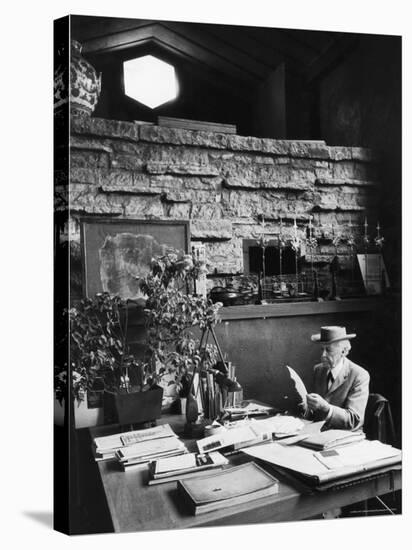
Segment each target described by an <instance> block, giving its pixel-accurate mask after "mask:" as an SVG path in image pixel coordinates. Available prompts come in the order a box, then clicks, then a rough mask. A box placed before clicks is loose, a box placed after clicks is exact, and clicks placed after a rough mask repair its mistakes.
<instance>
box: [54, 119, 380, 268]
mask: <svg viewBox="0 0 412 550" xmlns="http://www.w3.org/2000/svg"><path fill="white" fill-rule="evenodd" d="M70 155H71V156H70V166H71V173H70V214H71V216H70V224H69V228H66V234H70V238H71V241H72V243H71V246H72V248H73V251H74V252H73V253H74V254H75V255H76V252H75V251H76V249H79V241H80V233H79V223H78V219H79V217H80V216H82V215H96V216H99V215H104V216H107V215H110V216H116V217H127V218H135V219H152V220H156V219H159V220H168V219H170V220H190V234H191V239H192V242H196V241H201V242H203V243H204V244H205V248H206V255H207V260H208V264H209V266H210V270H211V271H213V270H215V269H216V270H217V272H218V273H233V274H234V273H242V272H243V270H244V266H243V252H242V241H243V239H247V238H249V239H250V238H254V237H255V236H256V235H257V234H258V233H259V231H260V225H259V216H262V215H263V216H264V217H265V222H266V233H267V235H268V236H269V237H271V236H272V237H273V238H276V235H277V234H278V233H279V224H280V219H281V218H282V222H283V231H284V235H285V236H286V239H287V238H288V236H290V237H291V236H292V229H293V220H294V217H295V216H296V219H297V223H298V231H299V233H300V235H301V236H303V235H304V232H305V228H306V225H307V223H308V220H309V217H310V216H313V223H314V226H315V235H316V236H317V237H318V238H319V247H318V250H317V254H316V257H315V263H316V262H317V261H319V262H323V263H325V262H328V261H330V259H331V258H332V257H333V255H334V254H335V248H334V246H332V244H331V237H332V231H333V230H334V231H335V232H339V231H341V232H342V233H343V234H345V233H347V223H348V222H349V219H350V220H351V222H352V223H353V224H358V227H357V228H355V229H356V230H357V231H358V234H359V235H360V234H361V230H363V225H362V224H363V221H364V217H365V215H367V216H368V218H369V219H370V220H376V208H377V200H378V192H379V185H378V177H379V173H378V170H379V164H378V162H377V160H378V159H377V158H376V157H374V155H373V153H372V152H371V150H369V149H364V148H359V147H337V146H334V147H328V146H327V145H326V143H325V142H324V141H287V140H273V139H262V138H255V137H244V136H237V135H231V134H219V133H208V132H202V131H189V130H182V129H173V128H166V127H160V126H153V125H150V124H147V125H138V124H133V123H128V122H120V121H114V120H107V119H99V118H88V117H82V116H79V117H72V120H71V132H70ZM64 186H65V175H64V174H60V173H59V170H58V165H57V170H56V186H55V189H56V207H57V209H58V210H59V209H65V208H67V204H66V200H65V196H66V194H65V187H64ZM339 254H340V255H341V257H342V260H343V262H344V261H345V258H347V254H348V249H347V247H346V248H345V246H342V247H340V248H339Z"/></svg>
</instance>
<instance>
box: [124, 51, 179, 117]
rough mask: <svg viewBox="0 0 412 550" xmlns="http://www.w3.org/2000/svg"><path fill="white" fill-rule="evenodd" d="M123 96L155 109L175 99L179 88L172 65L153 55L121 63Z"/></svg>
mask: <svg viewBox="0 0 412 550" xmlns="http://www.w3.org/2000/svg"><path fill="white" fill-rule="evenodd" d="M123 75H124V91H125V94H126V95H127V96H129V97H131V98H132V99H135V100H136V101H139V102H140V103H143V105H146V106H147V107H150V108H151V109H155V108H156V107H159V105H163V103H166V102H167V101H171V100H172V99H176V97H177V95H178V93H179V87H178V83H177V78H176V72H175V68H174V67H173V65H170V64H169V63H165V61H162V60H160V59H158V58H157V57H154V56H153V55H145V56H143V57H138V58H136V59H131V60H130V61H125V62H124V63H123Z"/></svg>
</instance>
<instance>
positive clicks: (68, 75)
mask: <svg viewBox="0 0 412 550" xmlns="http://www.w3.org/2000/svg"><path fill="white" fill-rule="evenodd" d="M81 52H82V45H81V44H80V42H78V41H77V40H72V41H71V57H70V68H68V67H67V64H66V59H67V56H66V55H65V52H64V48H61V49H60V50H59V51H58V52H57V55H58V56H59V55H60V57H61V60H62V62H61V63H60V64H57V67H56V70H55V72H54V109H55V111H58V110H59V109H61V108H62V107H64V106H66V105H67V104H68V103H70V114H71V115H75V116H76V115H82V116H90V115H91V114H92V113H93V111H94V110H95V108H96V105H97V101H98V99H99V96H100V90H101V74H98V73H97V72H96V70H95V69H94V67H93V66H92V65H91V64H90V63H89V62H88V61H86V59H85V58H84V57H83V56H82V55H81Z"/></svg>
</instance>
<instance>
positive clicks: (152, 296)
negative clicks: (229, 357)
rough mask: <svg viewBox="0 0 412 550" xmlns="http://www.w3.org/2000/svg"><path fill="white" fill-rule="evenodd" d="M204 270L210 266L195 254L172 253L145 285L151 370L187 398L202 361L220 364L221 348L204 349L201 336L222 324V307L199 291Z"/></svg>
mask: <svg viewBox="0 0 412 550" xmlns="http://www.w3.org/2000/svg"><path fill="white" fill-rule="evenodd" d="M204 269H205V266H204V264H203V263H202V262H200V261H197V260H194V259H193V258H192V256H191V255H189V254H186V255H183V256H181V255H179V254H178V253H175V252H169V253H168V254H165V255H164V256H160V257H157V258H154V259H153V260H152V262H151V269H150V272H149V273H148V274H147V276H146V277H145V278H144V279H143V280H142V282H141V285H140V286H141V289H142V291H143V292H144V294H145V295H146V296H147V300H146V305H145V309H144V315H145V325H146V331H147V351H146V361H145V369H146V371H145V372H146V373H147V374H148V373H151V375H152V376H155V377H156V380H157V381H158V382H159V383H162V381H164V382H165V383H166V384H167V385H174V387H175V389H176V392H177V394H178V395H179V396H180V397H183V398H185V397H187V396H188V393H189V390H190V386H191V378H192V373H193V372H194V370H195V369H197V367H198V366H199V364H200V362H202V364H203V366H206V367H207V366H212V365H213V364H214V363H216V360H217V350H216V348H215V346H213V345H205V346H202V350H200V349H199V336H200V333H202V332H203V331H204V330H205V329H206V328H207V327H208V326H214V325H215V324H216V323H217V322H218V316H217V314H218V310H219V309H220V307H221V306H222V304H220V303H217V304H214V303H212V301H211V300H208V299H206V298H204V297H203V296H198V295H196V294H195V293H194V292H193V291H194V290H195V288H196V280H197V279H198V278H199V275H200V274H201V272H202V271H203V270H204ZM191 329H195V330H197V333H198V334H194V332H193V330H191Z"/></svg>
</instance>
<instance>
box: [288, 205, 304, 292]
mask: <svg viewBox="0 0 412 550" xmlns="http://www.w3.org/2000/svg"><path fill="white" fill-rule="evenodd" d="M301 244H302V240H301V238H300V237H299V235H298V226H297V224H296V212H295V218H294V220H293V235H292V239H291V240H290V246H291V247H292V250H293V251H294V253H295V275H296V289H297V291H298V292H299V274H298V257H299V255H300V250H301Z"/></svg>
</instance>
